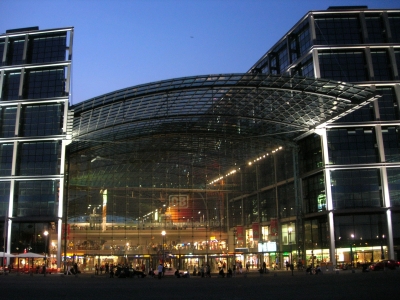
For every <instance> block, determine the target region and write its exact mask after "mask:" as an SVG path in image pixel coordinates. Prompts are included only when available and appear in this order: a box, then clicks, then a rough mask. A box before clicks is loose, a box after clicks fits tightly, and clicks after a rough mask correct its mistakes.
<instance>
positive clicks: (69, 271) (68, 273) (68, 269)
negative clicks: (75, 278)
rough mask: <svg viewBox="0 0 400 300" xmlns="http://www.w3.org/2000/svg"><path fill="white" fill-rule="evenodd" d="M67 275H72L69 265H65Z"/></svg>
mask: <svg viewBox="0 0 400 300" xmlns="http://www.w3.org/2000/svg"><path fill="white" fill-rule="evenodd" d="M67 275H72V273H71V265H70V264H69V263H68V265H67Z"/></svg>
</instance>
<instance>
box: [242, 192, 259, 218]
mask: <svg viewBox="0 0 400 300" xmlns="http://www.w3.org/2000/svg"><path fill="white" fill-rule="evenodd" d="M243 206H244V216H243V218H244V221H243V222H244V224H246V225H247V224H251V223H253V222H255V221H257V220H258V200H257V195H253V196H251V197H247V198H246V199H244V201H243Z"/></svg>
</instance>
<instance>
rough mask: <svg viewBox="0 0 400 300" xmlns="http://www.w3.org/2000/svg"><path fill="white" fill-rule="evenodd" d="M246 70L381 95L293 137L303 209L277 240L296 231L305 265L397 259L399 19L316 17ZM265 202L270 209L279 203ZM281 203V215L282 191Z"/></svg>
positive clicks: (361, 10)
mask: <svg viewBox="0 0 400 300" xmlns="http://www.w3.org/2000/svg"><path fill="white" fill-rule="evenodd" d="M250 72H256V73H258V72H260V73H266V74H290V75H299V76H306V77H313V78H326V79H332V80H337V81H341V82H347V83H353V84H357V85H358V86H368V87H370V88H372V89H374V90H376V91H377V93H378V94H379V95H381V97H380V98H379V99H378V100H377V101H374V102H371V103H370V104H368V105H366V106H364V107H362V108H360V109H357V110H355V111H354V112H352V113H350V114H348V115H346V116H344V117H342V118H340V119H339V120H337V121H335V122H333V123H330V124H327V125H326V126H325V127H324V128H320V129H318V130H315V132H314V133H313V134H310V135H303V136H300V137H298V138H296V139H295V140H296V143H297V144H298V145H299V153H298V154H299V174H300V182H299V184H300V189H301V203H300V211H299V210H296V209H295V210H294V211H293V212H292V210H290V211H291V212H292V213H291V215H292V217H289V219H287V220H285V221H283V222H282V223H281V231H280V234H281V235H282V238H283V242H284V244H286V243H285V241H287V239H286V238H285V236H287V235H288V234H289V232H288V228H290V227H291V226H292V227H293V228H296V229H295V231H296V236H295V238H294V239H293V236H292V241H295V243H296V250H297V251H298V252H297V253H294V252H293V255H295V254H298V255H300V257H301V258H302V259H305V260H307V261H308V263H310V262H314V260H317V261H318V262H319V261H321V262H325V261H326V262H334V263H337V264H340V263H353V264H355V263H364V262H370V261H376V260H379V259H383V258H386V259H388V258H390V259H399V258H400V257H399V255H400V251H399V247H400V198H399V190H400V186H399V183H400V182H399V174H400V173H399V172H400V164H399V162H400V155H399V151H400V149H399V101H400V85H399V84H400V77H399V72H400V11H399V10H378V9H374V10H369V9H367V8H366V7H331V8H329V9H328V10H326V11H314V12H310V13H308V14H307V15H305V16H304V17H303V18H302V19H301V20H300V21H299V22H298V23H297V24H296V25H295V26H294V27H293V28H292V29H291V30H290V31H289V32H288V33H287V34H286V35H285V36H284V37H283V38H282V39H281V40H280V41H278V42H277V43H276V44H275V46H274V47H272V49H271V50H269V51H268V52H267V53H266V54H265V55H264V56H263V57H262V58H261V59H260V60H259V61H258V62H257V63H256V64H255V65H254V66H253V67H252V68H251V70H250ZM265 192H266V193H268V192H267V191H265ZM273 194H274V195H275V193H273ZM263 198H264V199H265V201H266V203H268V202H269V201H271V200H272V199H273V198H274V197H272V199H271V198H269V197H268V196H267V195H266V197H263ZM269 199H271V200H269ZM278 200H279V201H277V203H278V207H279V203H280V202H281V199H280V198H279V193H278ZM278 212H279V213H281V212H282V210H281V209H278ZM296 214H297V215H296ZM299 216H301V217H300V218H299ZM277 217H278V218H280V219H281V218H282V215H278V216H277ZM293 230H294V229H293Z"/></svg>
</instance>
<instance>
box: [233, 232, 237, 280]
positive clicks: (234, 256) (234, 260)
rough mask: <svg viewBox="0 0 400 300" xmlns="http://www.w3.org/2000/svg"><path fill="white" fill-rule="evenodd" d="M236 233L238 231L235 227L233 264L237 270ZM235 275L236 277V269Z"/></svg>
mask: <svg viewBox="0 0 400 300" xmlns="http://www.w3.org/2000/svg"><path fill="white" fill-rule="evenodd" d="M236 233H237V229H236V227H233V264H234V265H235V268H236ZM234 275H235V276H236V269H235V273H234Z"/></svg>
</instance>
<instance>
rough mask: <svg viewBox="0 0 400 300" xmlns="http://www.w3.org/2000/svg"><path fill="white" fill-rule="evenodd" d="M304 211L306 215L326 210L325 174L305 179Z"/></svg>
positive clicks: (303, 181)
mask: <svg viewBox="0 0 400 300" xmlns="http://www.w3.org/2000/svg"><path fill="white" fill-rule="evenodd" d="M302 183H303V209H304V212H305V213H315V212H319V211H324V210H326V193H325V181H324V174H323V173H322V172H320V173H318V174H316V175H313V176H309V177H306V178H303V180H302Z"/></svg>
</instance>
